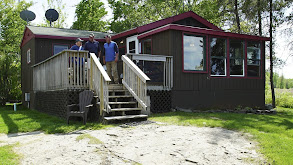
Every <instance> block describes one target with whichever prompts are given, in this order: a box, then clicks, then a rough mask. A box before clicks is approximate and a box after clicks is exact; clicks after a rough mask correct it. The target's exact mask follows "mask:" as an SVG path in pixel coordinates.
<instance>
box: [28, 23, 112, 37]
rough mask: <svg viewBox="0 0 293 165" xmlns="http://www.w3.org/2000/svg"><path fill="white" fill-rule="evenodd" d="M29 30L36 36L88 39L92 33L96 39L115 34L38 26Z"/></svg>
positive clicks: (30, 27)
mask: <svg viewBox="0 0 293 165" xmlns="http://www.w3.org/2000/svg"><path fill="white" fill-rule="evenodd" d="M27 28H29V29H30V30H31V32H32V33H33V34H35V35H45V36H60V37H75V38H88V37H89V34H90V33H94V34H95V38H96V39H102V38H104V36H106V35H108V34H110V35H113V33H104V32H95V31H87V30H75V29H65V28H64V29H63V28H52V27H38V26H27Z"/></svg>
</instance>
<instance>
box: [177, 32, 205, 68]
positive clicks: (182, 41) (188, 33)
mask: <svg viewBox="0 0 293 165" xmlns="http://www.w3.org/2000/svg"><path fill="white" fill-rule="evenodd" d="M184 34H187V35H193V36H201V37H205V42H206V44H205V48H206V49H205V55H203V57H204V58H205V70H203V71H195V70H194V71H191V70H190V71H189V70H184ZM181 35H182V37H181V44H182V72H183V73H209V68H208V66H209V63H208V61H209V56H208V52H209V51H208V50H209V47H208V38H209V36H208V35H204V34H199V33H190V32H182V34H181Z"/></svg>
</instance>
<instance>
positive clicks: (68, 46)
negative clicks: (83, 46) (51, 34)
mask: <svg viewBox="0 0 293 165" xmlns="http://www.w3.org/2000/svg"><path fill="white" fill-rule="evenodd" d="M55 45H66V46H67V49H70V48H71V46H70V44H64V43H52V56H54V55H55V54H54V46H55ZM73 45H75V44H73ZM56 54H58V53H56Z"/></svg>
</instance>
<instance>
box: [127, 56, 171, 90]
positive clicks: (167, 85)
mask: <svg viewBox="0 0 293 165" xmlns="http://www.w3.org/2000/svg"><path fill="white" fill-rule="evenodd" d="M127 56H128V57H129V58H130V59H131V60H138V61H149V62H163V89H167V90H170V89H172V87H173V57H172V56H165V55H151V54H133V53H129V54H127ZM153 69H154V68H153Z"/></svg>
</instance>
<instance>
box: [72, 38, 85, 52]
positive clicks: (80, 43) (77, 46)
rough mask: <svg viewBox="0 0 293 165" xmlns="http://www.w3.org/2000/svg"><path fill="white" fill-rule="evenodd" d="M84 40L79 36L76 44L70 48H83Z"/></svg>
mask: <svg viewBox="0 0 293 165" xmlns="http://www.w3.org/2000/svg"><path fill="white" fill-rule="evenodd" d="M82 42H83V40H82V39H80V38H77V39H76V40H75V45H73V46H72V47H71V48H70V50H83V47H82Z"/></svg>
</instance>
